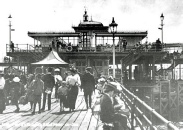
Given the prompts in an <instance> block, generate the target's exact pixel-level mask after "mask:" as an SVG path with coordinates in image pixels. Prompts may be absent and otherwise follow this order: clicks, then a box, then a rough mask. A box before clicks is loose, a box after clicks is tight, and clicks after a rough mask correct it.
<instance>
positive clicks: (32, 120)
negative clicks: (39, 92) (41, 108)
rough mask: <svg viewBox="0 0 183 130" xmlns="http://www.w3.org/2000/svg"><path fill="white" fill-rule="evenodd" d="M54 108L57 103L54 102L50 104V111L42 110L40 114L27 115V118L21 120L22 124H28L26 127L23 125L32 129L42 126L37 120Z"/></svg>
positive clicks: (44, 116)
mask: <svg viewBox="0 0 183 130" xmlns="http://www.w3.org/2000/svg"><path fill="white" fill-rule="evenodd" d="M55 109H57V104H56V103H55V104H54V105H52V109H51V110H50V111H45V112H42V113H41V114H35V115H33V116H29V117H28V119H26V120H23V122H24V124H29V123H30V125H28V126H27V127H25V128H26V129H32V128H35V129H36V128H37V127H38V128H39V127H41V128H42V124H41V123H40V122H39V120H41V119H42V118H46V116H47V115H49V114H50V113H51V112H52V111H54V110H55ZM19 129H21V127H19V128H18V130H19Z"/></svg>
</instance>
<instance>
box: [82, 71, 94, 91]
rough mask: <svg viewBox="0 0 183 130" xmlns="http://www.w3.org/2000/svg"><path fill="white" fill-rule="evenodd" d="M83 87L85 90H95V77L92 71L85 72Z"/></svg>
mask: <svg viewBox="0 0 183 130" xmlns="http://www.w3.org/2000/svg"><path fill="white" fill-rule="evenodd" d="M82 88H83V89H84V92H92V91H94V90H95V79H94V76H93V75H92V74H90V73H85V74H84V75H83V77H82Z"/></svg>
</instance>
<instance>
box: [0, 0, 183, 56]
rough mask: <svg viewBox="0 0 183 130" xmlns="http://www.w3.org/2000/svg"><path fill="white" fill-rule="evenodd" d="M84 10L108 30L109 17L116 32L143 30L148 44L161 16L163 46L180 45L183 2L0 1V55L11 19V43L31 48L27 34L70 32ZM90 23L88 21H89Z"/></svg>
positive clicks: (157, 32)
mask: <svg viewBox="0 0 183 130" xmlns="http://www.w3.org/2000/svg"><path fill="white" fill-rule="evenodd" d="M84 6H86V8H87V11H88V15H89V16H90V17H91V16H92V19H93V20H94V21H98V22H102V23H103V24H104V26H108V25H109V24H110V23H111V21H112V17H114V18H115V21H116V23H118V31H123V30H131V31H133V30H143V31H144V30H147V31H148V41H149V42H155V41H156V40H157V39H158V38H160V39H161V30H159V29H158V27H160V23H161V21H160V15H161V13H163V14H164V16H165V19H164V24H165V25H164V37H163V38H164V40H163V41H164V42H165V43H178V42H181V43H183V38H182V36H181V35H183V0H1V1H0V36H1V47H0V52H1V53H2V54H1V55H3V54H4V52H5V45H6V44H8V43H9V26H8V25H9V19H8V16H9V15H10V14H11V15H12V19H11V21H12V28H13V29H15V31H13V32H12V41H13V42H14V43H15V44H33V42H34V41H33V39H32V38H30V37H28V35H27V32H28V31H69V30H70V31H72V28H71V27H72V25H76V26H77V25H78V24H79V22H80V21H82V20H83V13H84ZM89 19H90V18H89Z"/></svg>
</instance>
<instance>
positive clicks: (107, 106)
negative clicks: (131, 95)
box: [100, 93, 115, 123]
mask: <svg viewBox="0 0 183 130" xmlns="http://www.w3.org/2000/svg"><path fill="white" fill-rule="evenodd" d="M100 107H101V112H100V118H101V121H102V122H105V123H112V122H113V121H114V114H115V113H114V107H113V104H112V101H111V99H110V97H109V96H108V95H107V94H105V93H104V94H103V96H102V98H101V100H100Z"/></svg>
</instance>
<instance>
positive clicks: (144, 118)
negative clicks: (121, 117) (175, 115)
mask: <svg viewBox="0 0 183 130" xmlns="http://www.w3.org/2000/svg"><path fill="white" fill-rule="evenodd" d="M121 87H122V89H123V91H122V92H121V99H122V100H123V101H124V102H125V105H126V107H127V108H128V109H129V110H130V113H131V118H130V123H131V129H135V127H140V129H141V130H145V129H148V130H149V129H150V130H159V129H161V127H163V128H164V129H166V130H178V127H176V126H175V125H174V124H173V123H172V122H171V121H168V120H167V119H165V118H164V117H163V116H161V115H160V114H159V113H158V112H156V111H155V110H154V109H152V108H151V107H150V106H148V105H147V104H146V103H145V102H144V101H142V100H141V99H139V98H138V97H137V96H135V95H134V94H133V93H132V92H130V91H129V90H128V89H126V88H125V87H123V86H122V85H121ZM163 128H162V129H163Z"/></svg>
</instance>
